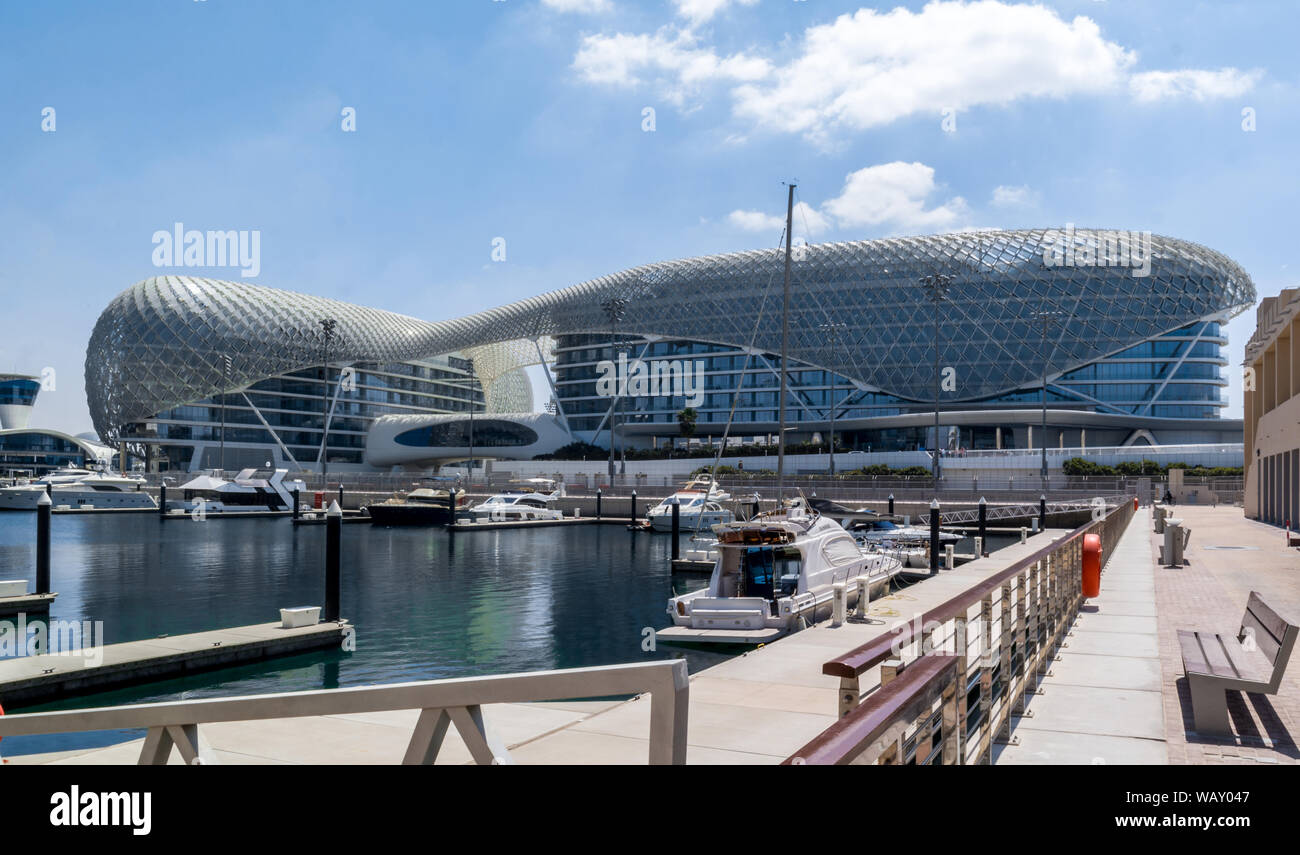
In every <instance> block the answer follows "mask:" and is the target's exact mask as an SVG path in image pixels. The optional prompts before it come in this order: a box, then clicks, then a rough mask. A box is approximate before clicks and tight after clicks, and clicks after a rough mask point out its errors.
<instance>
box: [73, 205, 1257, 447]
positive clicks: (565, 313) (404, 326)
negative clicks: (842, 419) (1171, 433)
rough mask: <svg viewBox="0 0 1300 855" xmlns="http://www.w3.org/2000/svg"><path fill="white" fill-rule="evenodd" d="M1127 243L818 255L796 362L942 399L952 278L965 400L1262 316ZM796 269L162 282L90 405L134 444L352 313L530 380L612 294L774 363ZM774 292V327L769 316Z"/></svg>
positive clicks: (103, 429) (723, 265) (349, 357)
mask: <svg viewBox="0 0 1300 855" xmlns="http://www.w3.org/2000/svg"><path fill="white" fill-rule="evenodd" d="M1117 234H1120V235H1127V234H1129V233H1117V232H1113V231H1108V230H1094V229H1077V230H1074V229H1072V230H1069V231H1067V232H1064V233H1063V232H1060V231H1058V230H1047V229H1038V230H1019V231H978V232H962V233H957V234H947V235H933V236H925V237H908V238H889V239H881V240H870V241H852V242H842V243H826V244H816V245H810V246H807V247H803V248H801V251H800V253H799V254H798V255H797V256H796V258H795V260H794V262H793V268H792V282H791V304H790V321H791V324H790V327H791V329H790V346H789V355H790V358H791V360H793V361H798V362H802V363H806V364H809V365H813V366H817V367H820V368H823V369H826V370H828V371H833V372H835V373H837V374H839V375H841V376H843V377H847V378H849V379H851V380H853V381H854V382H856V383H859V384H861V385H862V387H863V388H872V389H877V390H880V391H882V392H887V393H889V394H893V395H897V396H899V397H901V398H906V399H909V400H916V401H925V400H926V399H927V398H926V396H927V394H928V390H930V389H931V388H932V386H933V383H934V370H935V368H934V361H933V359H932V357H933V329H932V323H931V322H932V317H931V314H932V311H933V306H932V305H931V303H930V302H929V300H928V298H927V295H926V292H925V290H924V287H923V286H922V285H921V280H922V277H925V276H927V275H932V274H947V275H950V276H952V277H953V280H952V287H951V290H950V301H949V303H948V304H947V305H946V306H945V310H946V311H945V317H944V319H943V326H944V332H943V335H942V337H941V338H942V341H941V342H940V348H939V350H940V359H939V365H940V366H941V367H950V366H951V367H954V368H955V369H956V372H957V390H956V392H950V393H948V394H947V396H946V397H945V398H944V402H945V403H949V402H952V403H956V402H961V401H976V400H979V399H983V398H987V397H990V396H994V395H997V394H1002V393H1007V392H1011V391H1014V390H1016V389H1021V388H1024V387H1028V386H1033V385H1035V384H1038V383H1041V380H1042V375H1043V370H1044V367H1045V366H1046V365H1048V364H1049V363H1050V372H1049V378H1050V377H1057V376H1060V375H1061V374H1064V373H1066V372H1067V371H1069V370H1071V369H1073V368H1076V367H1078V366H1081V365H1085V364H1087V363H1089V362H1093V361H1095V360H1097V359H1100V358H1103V357H1105V356H1108V355H1110V354H1113V353H1116V352H1118V351H1120V350H1122V349H1124V348H1125V347H1128V346H1131V345H1133V344H1136V343H1139V342H1142V341H1144V340H1146V339H1149V338H1153V337H1155V336H1158V335H1161V334H1163V333H1166V332H1169V331H1172V330H1175V329H1178V328H1179V327H1182V326H1184V325H1186V324H1189V323H1192V322H1195V321H1197V320H1206V319H1211V318H1215V317H1220V316H1223V315H1231V314H1236V313H1239V312H1241V311H1243V310H1244V309H1246V308H1248V307H1249V306H1251V305H1253V303H1254V301H1255V288H1254V285H1253V283H1252V282H1251V279H1250V277H1249V276H1248V275H1247V273H1246V272H1245V271H1244V270H1243V269H1242V268H1241V267H1240V266H1238V265H1237V264H1236V263H1235V262H1233V261H1232V260H1231V259H1229V258H1227V257H1225V256H1223V255H1221V254H1219V253H1217V252H1214V251H1213V250H1210V249H1207V248H1206V247H1203V246H1200V245H1198V244H1195V243H1190V242H1187V241H1183V240H1177V239H1174V238H1168V237H1161V236H1149V237H1147V238H1146V239H1147V240H1148V241H1149V247H1148V251H1149V258H1150V269H1149V273H1147V275H1139V273H1140V272H1141V271H1139V270H1137V269H1135V267H1134V266H1127V264H1126V259H1125V258H1123V257H1120V256H1118V255H1117V254H1116V251H1115V247H1116V245H1117V242H1116V237H1115V236H1116V235H1117ZM1063 235H1064V237H1063ZM1063 240H1064V241H1068V243H1069V249H1070V250H1071V252H1072V253H1073V254H1071V255H1070V256H1068V257H1069V258H1070V259H1071V260H1075V259H1079V258H1082V259H1085V260H1087V261H1088V262H1089V263H1087V264H1080V263H1076V264H1073V265H1066V264H1060V263H1053V264H1049V263H1048V258H1049V257H1051V256H1052V255H1053V253H1054V252H1055V253H1057V255H1058V257H1059V250H1060V248H1061V246H1062V245H1063ZM783 264H784V253H783V251H782V250H780V249H769V250H754V251H749V252H738V253H727V254H723V255H712V256H704V257H700V258H689V259H681V260H676V261H667V262H661V263H657V264H648V265H644V266H641V267H635V268H632V269H629V270H625V271H622V272H620V273H615V274H612V275H609V276H604V277H601V278H599V279H593V280H590V281H588V282H584V283H582V284H580V285H575V286H572V287H569V288H565V289H562V290H558V291H552V292H549V293H546V294H542V295H539V296H537V297H532V298H529V299H526V300H521V301H519V302H516V303H511V304H509V305H506V306H502V307H499V308H495V309H489V310H487V311H484V312H479V313H476V314H473V315H469V316H466V317H462V318H457V319H455V320H449V321H440V322H428V321H422V320H418V319H416V318H412V317H408V316H405V315H400V314H396V313H392V312H385V311H380V310H377V309H368V308H364V307H361V306H356V305H351V304H348V303H343V302H339V301H336V300H329V299H325V298H322V297H314V296H310V295H306V294H299V293H294V292H289V291H281V290H277V289H273V288H267V287H264V286H259V285H252V284H249V283H244V282H226V281H217V280H211V279H201V278H194V277H188V276H160V277H154V278H151V279H146V280H144V281H142V282H140V283H137V284H136V285H133V286H132V287H130V288H128V289H127V290H126V291H123V292H122V293H121V294H119V295H118V296H117V297H116V298H114V299H113V301H112V302H111V303H110V304H109V305H108V307H107V308H106V309H105V310H104V311H103V313H102V314H101V315H100V317H99V320H98V322H97V323H96V324H95V329H94V332H93V333H92V335H91V338H90V343H89V345H88V347H87V353H86V390H87V399H88V402H89V405H90V412H91V416H92V418H93V420H94V423H95V428H96V430H97V431H98V432H99V435H100V436H101V437H102V438H103V439H105V440H107V441H113V440H116V439H117V438H118V437H119V435H120V431H121V428H122V427H123V426H124V425H127V424H131V423H134V422H140V421H143V420H146V419H148V418H150V417H151V416H153V415H154V414H155V413H158V412H160V411H162V410H165V409H168V408H170V407H175V406H179V405H182V404H185V403H188V402H192V401H196V400H201V399H203V398H205V397H207V396H210V395H214V394H219V393H221V392H225V391H234V390H236V389H240V388H243V387H246V386H247V385H248V384H250V383H253V382H256V381H258V380H261V379H263V378H266V377H271V376H274V375H276V374H281V373H284V372H287V371H294V370H298V369H302V368H306V367H310V366H313V365H318V364H320V361H321V355H320V354H321V352H322V343H321V342H320V341H318V338H319V336H318V333H317V332H316V330H317V329H318V328H319V322H320V321H321V320H323V319H326V318H335V319H337V321H338V332H337V335H336V337H335V339H334V341H333V342H332V344H331V359H332V360H333V361H334V363H335V364H343V363H347V362H364V361H373V362H397V361H405V360H411V359H422V358H429V357H432V356H438V355H443V354H448V353H453V352H457V351H470V350H473V349H476V348H485V347H489V346H494V345H500V344H501V343H503V342H524V343H525V345H521V346H511V347H505V348H492V349H491V351H490V352H491V353H492V354H493V357H492V358H491V359H485V360H484V365H483V366H482V369H486V371H484V370H482V369H481V370H480V377H481V378H482V379H483V381H484V383H485V385H487V384H490V383H491V382H492V381H493V380H495V379H496V378H497V377H503V376H507V375H509V374H510V373H511V372H515V376H516V377H517V376H518V374H517V371H516V369H517V368H518V367H519V366H520V365H523V364H526V363H527V362H536V361H537V354H538V353H540V352H549V343H547V345H546V346H543V347H540V348H539V347H536V346H535V345H534V344H533V343H534V342H538V341H539V340H542V339H549V338H553V337H555V336H558V335H566V334H581V333H594V332H612V328H611V322H610V320H609V317H608V313H606V312H605V311H603V310H602V308H601V305H602V304H603V303H605V302H608V301H610V300H622V301H625V306H626V310H625V312H624V314H623V316H622V318H621V319H620V320H619V322H618V328H619V331H620V332H622V333H627V334H638V335H649V336H661V337H666V338H673V339H690V340H696V341H701V342H714V343H718V344H725V345H730V346H740V347H747V346H748V345H749V343H750V340H751V336H754V346H755V348H756V349H758V350H760V351H762V352H766V353H775V352H779V351H780V346H781V313H780V312H779V311H777V310H776V309H777V306H778V305H779V304H778V302H777V298H778V296H779V295H777V294H775V293H769V288H768V286H769V285H770V283H771V282H773V281H779V277H780V276H781V275H782V270H783ZM769 297H770V298H771V303H770V305H768V306H767V310H766V311H763V312H762V313H761V320H759V322H758V329H757V332H756V334H755V322H756V318H758V317H760V314H759V313H758V312H757V308H758V306H759V304H760V302H761V301H763V300H765V299H767V298H769ZM1042 311H1057V312H1060V313H1061V315H1060V319H1061V323H1060V324H1058V325H1057V327H1056V328H1055V330H1054V335H1053V336H1051V337H1050V338H1047V339H1046V340H1044V339H1043V337H1042V335H1041V332H1040V331H1039V329H1038V327H1037V325H1036V323H1035V316H1036V315H1037V314H1038V313H1040V312H1042ZM826 323H842V324H844V328H843V329H842V330H841V332H840V335H839V340H838V343H835V344H833V343H832V342H830V341H829V340H828V339H827V337H826V336H825V335H823V334H822V332H821V329H822V325H823V324H826ZM479 353H480V354H483V355H486V352H484V351H479ZM226 355H229V356H230V357H231V365H230V371H229V374H227V372H226V369H225V364H224V359H223V357H224V356H226ZM480 358H482V357H480ZM227 377H228V378H229V379H227ZM511 382H517V381H511ZM503 391H504V390H503ZM517 394H518V390H515V393H514V394H505V395H503V397H504V398H507V399H513V398H515V396H516V395H517ZM503 403H505V402H504V401H503Z"/></svg>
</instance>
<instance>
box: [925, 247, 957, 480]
mask: <svg viewBox="0 0 1300 855" xmlns="http://www.w3.org/2000/svg"><path fill="white" fill-rule="evenodd" d="M921 284H922V285H923V286H925V289H926V290H927V291H928V292H929V297H930V299H931V300H932V301H933V302H934V460H933V461H931V462H932V463H933V465H934V481H935V485H936V486H937V485H938V482H939V477H940V471H939V390H940V384H941V380H942V377H941V376H940V371H939V312H940V305H941V304H942V303H943V301H944V300H946V299H948V288H949V287H950V286H951V285H952V276H950V275H948V274H946V273H931V274H929V275H927V276H922V277H921Z"/></svg>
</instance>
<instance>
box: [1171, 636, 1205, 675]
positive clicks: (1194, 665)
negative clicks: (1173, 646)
mask: <svg viewBox="0 0 1300 855" xmlns="http://www.w3.org/2000/svg"><path fill="white" fill-rule="evenodd" d="M1196 636H1197V633H1196V632H1194V631H1192V630H1189V629H1180V630H1178V646H1179V647H1181V648H1182V651H1183V670H1184V671H1186V672H1187V673H1188V674H1209V673H1210V666H1209V665H1208V664H1206V662H1205V654H1204V653H1202V652H1201V642H1200V641H1199V640H1198V639H1197V637H1196Z"/></svg>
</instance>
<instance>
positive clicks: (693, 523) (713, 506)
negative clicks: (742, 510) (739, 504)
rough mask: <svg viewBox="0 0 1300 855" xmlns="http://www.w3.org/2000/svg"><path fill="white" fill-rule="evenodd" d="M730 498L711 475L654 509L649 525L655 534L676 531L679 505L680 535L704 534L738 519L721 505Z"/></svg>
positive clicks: (692, 481) (689, 482) (689, 483)
mask: <svg viewBox="0 0 1300 855" xmlns="http://www.w3.org/2000/svg"><path fill="white" fill-rule="evenodd" d="M730 498H731V494H730V493H727V492H724V491H723V490H722V489H721V488H720V487H718V485H717V484H715V483H713V479H711V478H710V477H709V476H708V475H701V476H700V477H698V478H695V479H694V480H691V481H688V482H687V483H686V486H685V487H682V489H680V490H678V491H677V492H676V493H673V494H672V495H671V496H668V497H667V498H665V499H664V500H663V501H662V502H660V503H659V504H657V505H655V506H654V507H653V508H651V509H650V510H649V511H648V512H647V513H646V521H647V522H648V523H649V524H650V528H652V529H653V530H655V531H672V530H673V505H678V506H679V510H678V512H677V513H678V520H677V522H678V526H679V531H701V530H704V529H708V528H711V527H713V526H715V525H719V524H721V523H729V522H732V521H733V520H735V518H736V515H735V514H733V513H732V512H731V511H729V510H727V509H726V508H724V507H722V505H721V504H720V503H721V502H725V501H726V500H727V499H730Z"/></svg>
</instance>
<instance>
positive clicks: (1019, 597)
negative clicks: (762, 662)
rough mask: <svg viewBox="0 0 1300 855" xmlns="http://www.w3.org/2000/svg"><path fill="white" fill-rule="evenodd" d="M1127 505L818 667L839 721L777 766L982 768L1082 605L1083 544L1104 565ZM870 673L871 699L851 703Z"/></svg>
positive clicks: (1128, 512)
mask: <svg viewBox="0 0 1300 855" xmlns="http://www.w3.org/2000/svg"><path fill="white" fill-rule="evenodd" d="M1133 514H1134V508H1133V501H1132V499H1129V500H1128V501H1125V502H1122V503H1121V504H1119V505H1118V506H1117V507H1116V508H1114V509H1113V510H1111V511H1110V512H1109V513H1108V514H1106V515H1105V516H1104V517H1102V518H1100V519H1095V520H1092V521H1090V522H1088V523H1087V524H1086V525H1083V526H1080V527H1079V528H1077V529H1075V530H1074V531H1072V532H1070V534H1068V535H1066V536H1065V537H1063V538H1060V539H1058V540H1056V541H1054V542H1053V543H1051V544H1049V545H1048V546H1045V547H1043V548H1042V549H1040V550H1038V551H1037V552H1035V553H1034V554H1032V555H1029V556H1027V557H1025V558H1023V559H1021V560H1020V561H1017V562H1016V563H1014V564H1012V565H1011V566H1010V567H1008V568H1007V569H1006V570H1004V571H1002V572H1001V573H999V574H997V575H996V576H993V577H992V578H990V579H987V580H985V581H984V582H981V583H980V584H978V585H975V586H973V587H971V588H969V589H967V590H966V591H964V592H962V593H960V594H958V595H957V596H956V597H953V598H952V599H950V600H948V601H947V602H945V603H943V604H942V605H940V606H937V607H936V608H933V609H931V610H930V611H928V612H926V613H925V614H924V615H921V616H918V617H917V618H916V619H915V620H913V621H911V622H909V623H906V624H903V625H901V626H898V627H895V628H894V631H893V632H888V633H885V634H883V635H881V636H880V637H878V638H876V639H874V640H872V641H870V642H868V643H866V644H864V645H862V646H860V647H858V648H856V649H854V650H852V651H850V652H848V653H846V654H844V655H843V656H838V657H836V658H835V659H832V660H830V661H829V662H826V663H825V664H823V666H822V673H823V674H827V675H830V676H834V677H839V679H840V692H839V715H840V719H839V721H837V722H836V723H835V724H834V725H832V726H831V727H830V728H829V729H827V730H826V731H825V732H823V733H822V734H821V735H819V736H817V737H816V738H815V739H813V740H812V741H811V742H809V743H808V744H807V745H805V746H804V747H803V748H800V749H799V750H798V751H796V752H795V753H794V754H793V755H791V756H790V757H789V758H787V760H786V761H785V762H786V763H788V764H796V765H797V764H803V763H808V764H845V763H853V764H911V763H915V764H969V763H991V762H992V747H993V744H994V742H996V741H1001V742H1007V741H1010V740H1011V738H1012V737H1011V717H1012V715H1013V714H1018V713H1023V712H1024V709H1025V699H1026V696H1027V695H1029V694H1031V693H1033V692H1034V691H1035V690H1036V688H1037V684H1038V679H1039V678H1040V677H1041V676H1042V675H1044V674H1046V672H1047V668H1048V665H1049V663H1050V662H1051V661H1052V660H1053V658H1054V657H1055V656H1056V652H1057V650H1058V649H1059V647H1060V645H1061V644H1062V642H1063V641H1064V639H1065V636H1066V634H1067V633H1068V632H1069V629H1070V627H1071V626H1072V625H1073V623H1074V619H1075V617H1076V616H1077V615H1078V612H1079V607H1080V605H1081V604H1082V602H1083V595H1082V590H1081V582H1082V580H1081V571H1082V562H1083V540H1084V536H1085V535H1088V534H1096V535H1099V536H1100V538H1101V549H1102V558H1103V561H1104V560H1106V559H1108V558H1109V557H1110V556H1111V555H1112V554H1114V550H1115V545H1116V544H1117V543H1118V542H1119V538H1120V536H1121V535H1122V534H1123V533H1124V530H1125V529H1126V528H1127V527H1128V524H1129V522H1130V521H1131V520H1132V519H1133ZM972 612H973V614H972ZM877 665H879V666H881V669H880V688H879V690H877V691H875V692H873V693H871V694H869V695H867V696H866V698H865V700H864V699H863V697H862V695H861V688H860V685H859V683H860V680H861V678H862V675H863V674H865V673H866V672H868V671H869V670H871V669H872V668H874V667H875V666H877Z"/></svg>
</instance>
